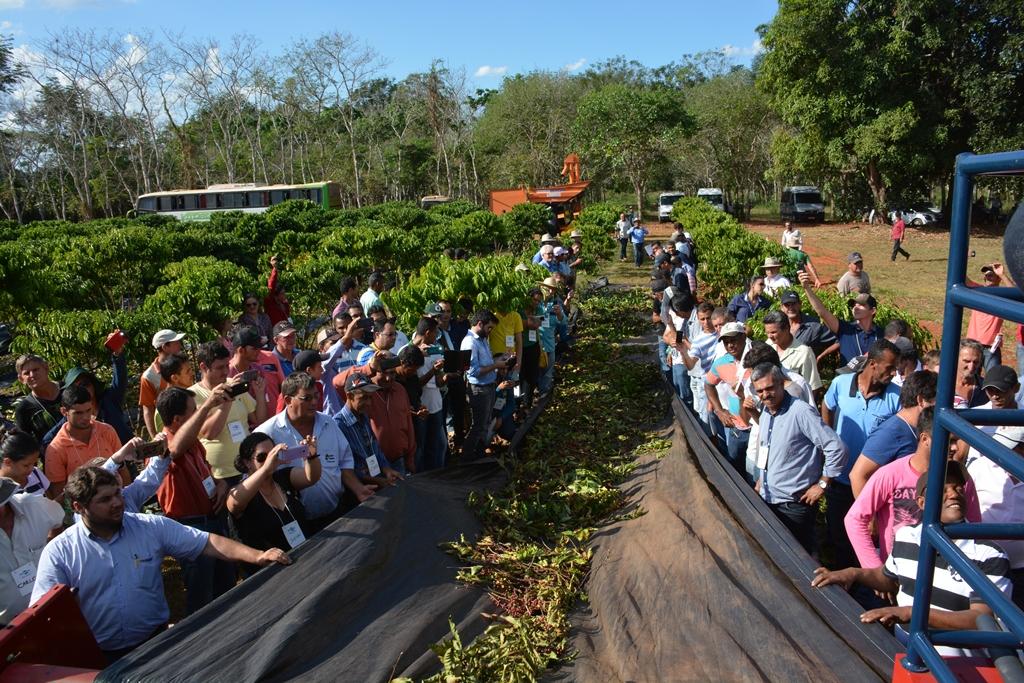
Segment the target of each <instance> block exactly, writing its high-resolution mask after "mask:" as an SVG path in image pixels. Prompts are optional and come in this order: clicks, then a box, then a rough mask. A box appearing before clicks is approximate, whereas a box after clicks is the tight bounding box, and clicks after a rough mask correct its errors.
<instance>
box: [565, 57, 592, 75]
mask: <svg viewBox="0 0 1024 683" xmlns="http://www.w3.org/2000/svg"><path fill="white" fill-rule="evenodd" d="M586 63H587V58H586V57H580V58H579V59H577V60H576V61H575V62H571V63H569V64H566V65H565V66H563V67H562V71H564V72H566V73H572V72H573V71H577V70H579V69H581V68H583V65H584V64H586Z"/></svg>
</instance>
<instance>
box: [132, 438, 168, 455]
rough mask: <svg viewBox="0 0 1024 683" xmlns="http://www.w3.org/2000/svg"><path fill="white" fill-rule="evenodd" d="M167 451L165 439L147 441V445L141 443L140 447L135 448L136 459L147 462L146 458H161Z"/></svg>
mask: <svg viewBox="0 0 1024 683" xmlns="http://www.w3.org/2000/svg"><path fill="white" fill-rule="evenodd" d="M166 451H167V441H166V440H165V439H156V440H155V441H147V442H146V443H140V444H139V445H138V446H136V447H135V459H136V460H145V459H146V458H153V457H157V456H161V455H163V454H164V453H165V452H166Z"/></svg>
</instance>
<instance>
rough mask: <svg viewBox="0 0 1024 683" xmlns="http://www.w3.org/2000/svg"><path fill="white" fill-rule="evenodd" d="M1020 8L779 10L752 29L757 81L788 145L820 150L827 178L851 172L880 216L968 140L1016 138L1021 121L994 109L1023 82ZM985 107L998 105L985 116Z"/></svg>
mask: <svg viewBox="0 0 1024 683" xmlns="http://www.w3.org/2000/svg"><path fill="white" fill-rule="evenodd" d="M1022 7H1024V5H1022V4H1021V3H1020V2H1017V1H1016V0H994V1H993V2H988V1H987V0H986V1H985V2H981V1H980V0H903V1H902V2H898V3H893V2H891V0H859V1H858V2H849V1H848V0H782V1H781V2H780V4H779V11H778V13H777V14H776V16H775V18H774V19H773V20H772V21H771V23H769V24H768V25H767V26H765V27H762V39H763V42H764V46H765V50H766V52H765V55H764V58H763V60H762V62H761V65H760V70H759V75H758V83H759V85H760V86H761V87H762V88H764V90H765V92H766V93H768V95H769V97H770V99H771V102H772V105H773V106H774V108H775V109H776V110H777V111H778V112H779V114H780V115H781V116H782V118H783V119H784V120H785V121H786V123H788V124H791V125H792V126H793V127H794V128H795V129H796V130H797V132H798V135H797V137H796V138H795V139H796V141H797V143H798V144H804V145H810V144H819V142H822V143H824V145H825V153H826V155H827V158H828V161H829V164H830V166H831V167H832V169H833V171H834V172H835V173H837V174H839V173H842V172H844V171H845V169H848V168H850V167H854V168H856V169H858V170H859V172H860V173H862V174H863V176H864V178H865V180H866V181H867V184H868V186H869V187H870V189H871V192H872V194H873V197H874V202H875V205H876V206H878V207H882V206H884V205H885V204H886V203H887V200H889V199H890V194H891V192H892V191H893V190H895V191H896V192H897V193H899V192H901V191H906V190H907V189H908V188H917V187H918V186H919V185H920V182H921V179H922V178H924V179H929V180H932V179H938V178H940V177H945V176H948V173H949V171H950V169H951V168H952V163H953V160H954V158H955V155H956V154H957V153H958V152H961V151H965V150H967V149H969V148H970V147H971V146H972V142H981V140H980V139H979V138H977V137H975V133H976V132H977V131H979V130H981V129H985V130H986V139H987V140H999V139H1002V138H1003V135H1002V134H1003V133H1004V132H1005V129H1006V127H1007V126H1012V125H1016V126H1017V130H1018V132H1019V121H1020V117H1019V114H1018V115H1009V116H1007V113H1008V109H1007V105H1003V104H1002V103H1003V102H1006V101H1007V100H1008V99H1009V100H1010V101H1011V102H1012V101H1014V100H1015V99H1016V98H1014V97H1012V96H1009V95H1008V91H1006V90H1005V88H1007V87H1010V88H1014V87H1016V88H1017V90H1016V92H1019V88H1020V85H1021V83H1022V73H1024V60H1022V59H1020V55H1021V39H1020V35H1021V33H1022V31H1024V9H1022ZM1014 55H1016V56H1014ZM982 93H984V96H981V94H982ZM985 97H993V98H994V99H995V100H996V101H997V102H999V104H998V105H996V107H986V106H984V101H985ZM979 105H980V106H979ZM1008 106H1009V107H1013V108H1015V109H1016V111H1017V112H1019V106H1017V104H1016V103H1015V102H1014V103H1013V104H1009V105H1008ZM983 122H984V124H983ZM805 156H813V155H811V154H808V155H805Z"/></svg>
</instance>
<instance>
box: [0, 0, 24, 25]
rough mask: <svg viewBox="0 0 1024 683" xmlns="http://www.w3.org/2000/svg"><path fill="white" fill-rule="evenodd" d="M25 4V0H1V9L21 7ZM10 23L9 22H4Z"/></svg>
mask: <svg viewBox="0 0 1024 683" xmlns="http://www.w3.org/2000/svg"><path fill="white" fill-rule="evenodd" d="M24 6H25V0H0V10H5V9H21V8H22V7H24ZM4 23H5V24H6V23H9V22H6V21H5V22H4Z"/></svg>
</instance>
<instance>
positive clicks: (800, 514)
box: [768, 501, 818, 555]
mask: <svg viewBox="0 0 1024 683" xmlns="http://www.w3.org/2000/svg"><path fill="white" fill-rule="evenodd" d="M768 507H770V508H771V509H772V512H774V513H775V516H776V517H778V518H779V521H781V522H782V523H783V524H784V525H785V526H786V528H787V529H789V531H790V533H792V534H793V535H794V536H795V537H796V540H797V541H799V543H800V545H802V546H803V548H804V550H806V551H807V554H808V555H813V554H814V545H815V543H814V530H815V526H814V521H815V517H816V515H817V512H818V508H817V506H812V505H808V504H806V503H801V502H800V501H794V502H788V503H772V504H770V505H769V506H768Z"/></svg>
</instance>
